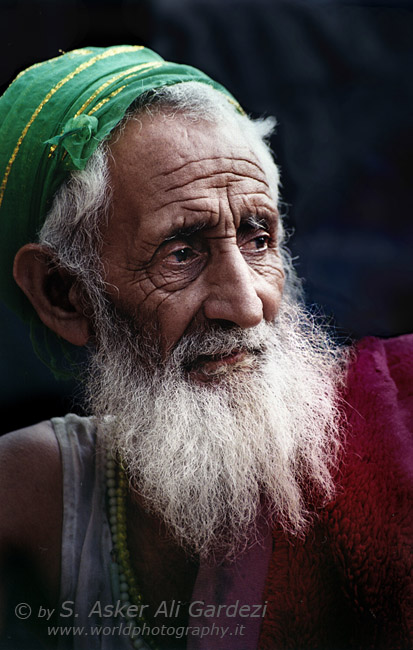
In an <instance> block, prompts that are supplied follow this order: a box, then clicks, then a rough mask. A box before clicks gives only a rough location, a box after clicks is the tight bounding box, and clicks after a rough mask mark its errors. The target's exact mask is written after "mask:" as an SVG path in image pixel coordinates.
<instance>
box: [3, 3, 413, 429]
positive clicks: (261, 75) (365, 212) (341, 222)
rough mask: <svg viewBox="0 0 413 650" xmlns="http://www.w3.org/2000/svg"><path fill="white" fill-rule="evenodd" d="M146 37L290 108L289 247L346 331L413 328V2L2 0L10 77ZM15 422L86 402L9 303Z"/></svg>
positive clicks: (311, 289) (166, 52) (168, 53)
mask: <svg viewBox="0 0 413 650" xmlns="http://www.w3.org/2000/svg"><path fill="white" fill-rule="evenodd" d="M120 43H133V44H134V43H141V44H144V45H147V46H149V47H152V48H153V49H155V50H157V51H158V52H159V53H160V54H161V55H162V56H164V57H165V58H167V59H172V60H175V61H179V62H185V63H190V64H192V65H195V66H198V67H200V68H202V69H203V70H204V71H205V72H207V73H208V74H210V75H211V76H212V77H214V78H215V79H217V80H218V81H220V82H221V83H223V84H224V85H225V86H227V87H228V89H229V90H231V91H232V93H233V94H234V95H235V96H236V97H237V98H238V99H239V100H240V102H241V104H242V105H243V106H244V108H245V109H246V110H247V111H248V112H249V113H251V114H252V115H254V116H258V115H262V114H266V115H275V116H276V118H277V121H278V127H277V130H276V134H275V136H274V139H273V143H272V145H273V149H274V152H275V157H276V161H277V163H278V164H279V165H280V167H281V171H282V185H283V189H282V200H283V206H282V211H283V213H285V214H286V215H287V217H286V218H287V224H288V227H289V228H290V229H292V230H293V231H294V234H293V237H292V239H291V241H290V247H291V249H292V251H293V254H294V256H295V257H296V264H297V268H298V272H299V274H300V275H301V276H303V277H305V279H306V280H305V289H306V294H307V301H308V303H309V304H311V305H313V304H316V305H318V309H319V310H321V311H322V312H323V313H325V314H326V315H327V316H328V318H329V319H330V320H331V323H332V324H333V325H334V327H335V331H336V333H337V336H338V338H340V339H341V340H347V338H360V337H362V336H365V335H371V334H374V335H378V336H386V337H387V336H395V335H399V334H403V333H407V332H410V331H412V330H413V252H412V244H413V225H412V208H413V183H412V171H413V169H412V168H413V163H412V151H413V75H412V70H413V5H412V3H411V2H395V1H394V2H384V1H379V2H361V1H358V2H356V1H348V2H343V1H339V0H335V1H333V0H331V1H329V2H326V1H325V2H318V1H315V0H302V1H297V0H146V1H139V0H123V1H122V0H119V1H118V2H114V1H113V0H112V1H111V2H110V1H105V0H99V1H95V0H77V1H75V0H59V2H57V1H53V0H50V1H46V0H41V1H38V2H36V1H35V0H32V1H28V0H25V1H19V0H14V1H7V0H1V1H0V47H1V56H0V83H1V90H2V91H3V90H4V89H5V88H6V86H7V85H8V83H9V82H10V81H11V80H12V79H13V77H14V76H15V75H16V74H17V73H18V72H19V71H20V70H22V69H24V68H25V67H27V66H28V65H30V64H32V63H35V62H37V61H39V60H42V59H45V58H49V57H52V56H57V55H58V53H59V50H64V51H67V50H70V49H73V48H76V47H83V46H85V45H113V44H120ZM0 317H1V348H0V364H1V369H0V381H1V392H0V395H1V407H2V415H3V417H2V420H1V422H2V425H1V428H2V431H5V430H7V429H13V428H18V427H20V426H24V425H26V424H30V423H33V422H35V421H36V420H39V419H42V418H49V417H51V416H54V415H59V414H62V413H63V412H65V411H67V410H69V409H74V410H77V408H78V406H77V405H76V399H77V398H76V397H73V396H74V383H73V382H70V381H69V382H67V381H65V382H56V381H55V380H54V378H53V376H52V374H51V372H50V371H49V370H48V368H46V367H45V366H43V364H42V363H41V362H40V361H39V360H38V359H37V358H36V356H35V355H34V353H33V352H32V349H31V345H30V341H29V336H28V332H27V330H26V328H25V327H24V326H23V325H21V324H20V322H19V321H18V319H17V318H16V317H15V316H14V315H13V314H11V313H10V312H9V311H8V310H7V308H6V307H4V306H1V307H0Z"/></svg>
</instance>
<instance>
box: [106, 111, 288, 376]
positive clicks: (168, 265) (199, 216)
mask: <svg viewBox="0 0 413 650" xmlns="http://www.w3.org/2000/svg"><path fill="white" fill-rule="evenodd" d="M111 151H112V154H113V158H112V159H111V160H110V174H111V185H112V188H113V211H112V215H111V218H110V220H109V224H108V226H107V229H106V230H105V232H104V247H103V261H104V264H105V270H106V278H105V279H106V282H107V286H108V291H109V294H110V297H111V300H112V301H113V303H114V305H115V306H116V307H117V309H118V311H119V312H120V313H123V314H125V315H127V316H129V317H131V316H132V317H133V318H135V319H136V321H137V322H140V323H145V322H146V323H148V322H156V324H157V327H158V330H159V335H160V345H161V353H162V355H163V357H165V358H166V357H167V356H168V355H169V352H170V351H171V350H172V349H173V348H174V347H175V346H176V344H177V343H178V342H179V340H180V339H181V337H182V336H183V335H184V334H188V333H189V334H190V333H191V332H192V331H194V330H198V331H199V329H200V328H208V326H211V325H219V326H221V327H222V326H224V327H225V326H233V325H237V326H240V327H242V328H249V327H253V326H255V325H257V324H259V323H260V322H261V321H262V320H263V319H264V320H266V321H273V320H274V318H275V316H276V314H277V312H278V308H279V304H280V300H281V294H282V288H283V281H284V274H283V269H282V264H281V259H280V255H279V252H278V249H277V241H276V240H277V218H278V213H277V209H276V206H275V205H274V202H273V200H272V198H271V195H270V190H269V187H268V184H267V181H266V178H265V174H264V171H263V170H262V167H261V165H260V164H259V162H258V159H257V158H256V156H255V155H254V154H253V153H252V152H251V150H250V148H249V146H248V145H247V144H246V142H245V139H244V138H243V136H242V134H241V132H240V133H239V137H237V138H234V136H232V137H231V139H230V138H229V137H228V135H227V134H226V130H225V129H224V128H222V127H221V128H218V127H216V126H214V125H212V124H210V123H207V122H200V123H192V122H191V121H189V120H185V119H183V118H182V117H179V116H178V117H175V118H174V119H171V118H165V117H163V116H156V117H155V118H149V117H148V116H144V117H142V119H141V120H140V121H139V122H138V121H130V122H129V123H128V124H127V126H126V129H125V131H124V132H123V134H122V135H121V137H120V138H119V139H118V140H117V141H116V142H115V143H114V144H113V145H112V147H111ZM243 355H244V352H243V351H242V350H240V351H237V352H236V353H234V354H233V355H231V356H230V357H227V358H226V359H219V360H218V359H216V358H213V357H210V358H205V359H202V360H201V362H200V363H198V364H197V366H196V368H197V369H196V370H194V373H196V375H197V377H198V379H201V380H202V377H203V375H202V368H203V367H204V368H205V369H206V370H208V371H209V370H211V369H212V370H213V367H214V366H219V365H220V364H221V365H222V364H231V363H236V362H239V361H242V357H243ZM211 366H212V368H211Z"/></svg>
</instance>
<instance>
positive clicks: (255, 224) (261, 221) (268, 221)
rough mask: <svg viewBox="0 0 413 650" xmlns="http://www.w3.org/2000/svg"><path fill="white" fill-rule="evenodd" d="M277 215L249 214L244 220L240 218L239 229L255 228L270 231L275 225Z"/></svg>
mask: <svg viewBox="0 0 413 650" xmlns="http://www.w3.org/2000/svg"><path fill="white" fill-rule="evenodd" d="M277 220H278V218H277V215H276V214H273V215H272V214H271V215H264V214H249V215H248V216H246V217H245V218H241V223H240V226H241V227H243V226H244V227H245V226H247V227H249V228H255V229H257V230H259V229H260V228H266V229H268V230H269V229H271V228H274V227H275V226H276V225H277Z"/></svg>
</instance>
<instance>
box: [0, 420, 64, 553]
mask: <svg viewBox="0 0 413 650" xmlns="http://www.w3.org/2000/svg"><path fill="white" fill-rule="evenodd" d="M61 486H62V469H61V459H60V451H59V445H58V443H57V440H56V436H55V434H54V430H53V426H52V423H51V421H45V422H40V423H38V424H36V425H33V426H29V427H26V428H24V429H18V430H16V431H12V432H10V433H7V434H5V435H3V436H1V438H0V495H1V501H2V514H1V521H0V525H1V528H2V537H3V542H4V543H5V544H6V545H12V546H21V547H23V546H25V545H26V544H28V545H31V539H32V538H35V537H37V534H38V532H39V531H38V529H39V528H40V527H41V526H42V525H44V521H45V520H46V518H47V517H49V518H50V520H52V519H53V518H59V512H60V510H61V496H60V495H61ZM37 524H39V525H37Z"/></svg>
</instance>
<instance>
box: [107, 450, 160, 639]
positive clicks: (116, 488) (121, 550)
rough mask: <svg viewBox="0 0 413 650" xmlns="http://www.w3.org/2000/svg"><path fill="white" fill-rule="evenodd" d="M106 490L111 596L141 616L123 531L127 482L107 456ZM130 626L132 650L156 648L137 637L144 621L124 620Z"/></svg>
mask: <svg viewBox="0 0 413 650" xmlns="http://www.w3.org/2000/svg"><path fill="white" fill-rule="evenodd" d="M106 489H107V495H108V504H109V524H110V532H111V536H112V546H113V550H112V554H111V555H112V558H111V559H112V562H111V565H110V572H111V581H112V591H113V593H114V595H117V594H119V600H121V601H122V603H123V604H124V605H125V609H126V611H128V610H129V608H130V607H131V606H132V605H135V609H136V608H137V611H138V612H139V613H141V612H142V604H143V603H142V596H141V594H140V593H139V589H138V585H137V583H136V579H135V575H134V573H133V570H132V565H131V559H130V553H129V549H128V543H127V541H128V540H127V528H126V498H127V492H128V480H127V478H126V476H125V472H124V471H123V469H122V466H121V465H120V463H116V461H115V460H114V458H112V457H111V456H110V455H109V454H108V456H107V459H106ZM126 618H127V621H128V626H130V638H131V643H132V646H133V648H136V649H138V650H145V649H147V648H151V649H152V650H157V647H156V645H155V643H154V641H153V639H151V638H150V637H145V641H144V639H143V638H142V636H136V635H137V628H139V627H140V626H142V625H144V624H145V623H146V621H145V618H144V617H143V616H142V615H140V616H128V615H127V616H126Z"/></svg>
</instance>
